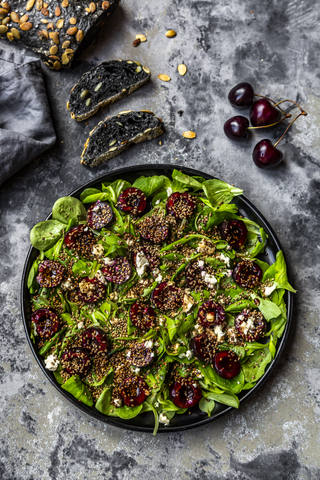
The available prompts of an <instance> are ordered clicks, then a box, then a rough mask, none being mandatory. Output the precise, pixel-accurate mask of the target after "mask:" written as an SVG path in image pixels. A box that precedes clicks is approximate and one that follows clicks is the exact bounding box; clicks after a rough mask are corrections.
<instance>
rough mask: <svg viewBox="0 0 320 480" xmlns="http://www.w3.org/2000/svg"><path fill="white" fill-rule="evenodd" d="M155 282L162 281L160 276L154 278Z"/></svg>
mask: <svg viewBox="0 0 320 480" xmlns="http://www.w3.org/2000/svg"><path fill="white" fill-rule="evenodd" d="M155 281H156V282H161V281H162V275H161V273H159V275H158V276H157V277H156V278H155Z"/></svg>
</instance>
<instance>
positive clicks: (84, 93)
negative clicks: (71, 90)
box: [80, 90, 90, 100]
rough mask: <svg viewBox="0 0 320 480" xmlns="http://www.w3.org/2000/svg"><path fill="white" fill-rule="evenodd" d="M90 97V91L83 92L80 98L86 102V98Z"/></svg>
mask: <svg viewBox="0 0 320 480" xmlns="http://www.w3.org/2000/svg"><path fill="white" fill-rule="evenodd" d="M88 95H90V92H89V90H82V92H81V93H80V98H81V99H82V100H84V99H85V98H87V96H88Z"/></svg>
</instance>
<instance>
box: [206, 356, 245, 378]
mask: <svg viewBox="0 0 320 480" xmlns="http://www.w3.org/2000/svg"><path fill="white" fill-rule="evenodd" d="M213 365H214V368H215V370H216V372H217V374H218V375H219V377H222V378H225V379H226V380H229V379H230V378H233V377H236V376H237V375H238V373H239V372H240V369H241V364H240V362H239V359H238V357H237V355H236V354H235V353H234V352H233V351H232V350H223V351H222V352H219V353H217V355H216V356H215V357H214V363H213Z"/></svg>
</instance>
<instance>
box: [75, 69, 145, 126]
mask: <svg viewBox="0 0 320 480" xmlns="http://www.w3.org/2000/svg"><path fill="white" fill-rule="evenodd" d="M150 77H151V73H150V70H149V69H148V68H146V67H143V66H142V65H141V63H139V62H133V61H132V60H111V61H109V62H103V63H100V65H97V66H96V67H94V68H92V69H91V70H89V71H88V72H86V73H85V74H84V75H82V77H81V78H80V80H79V81H78V82H77V83H76V84H75V86H74V87H73V88H72V90H71V94H70V99H69V102H68V103H67V108H68V110H69V111H70V114H71V117H72V118H74V119H75V120H77V121H78V122H80V121H82V120H86V119H87V118H89V117H91V116H92V115H94V114H95V113H96V112H97V111H98V110H99V109H100V108H103V107H105V106H106V105H108V104H110V103H113V102H115V101H116V100H117V99H119V98H122V97H124V96H126V95H129V94H130V93H132V92H133V91H134V90H136V89H137V88H139V87H141V86H142V85H144V84H145V83H147V82H148V81H149V80H150Z"/></svg>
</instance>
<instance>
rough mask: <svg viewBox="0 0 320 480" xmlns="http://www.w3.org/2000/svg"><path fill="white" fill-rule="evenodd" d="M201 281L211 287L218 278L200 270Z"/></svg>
mask: <svg viewBox="0 0 320 480" xmlns="http://www.w3.org/2000/svg"><path fill="white" fill-rule="evenodd" d="M201 275H202V277H203V281H204V282H205V283H206V284H207V286H208V288H210V289H212V288H214V286H215V285H216V284H217V283H218V280H217V279H216V277H215V276H214V275H210V274H209V273H207V272H201Z"/></svg>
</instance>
